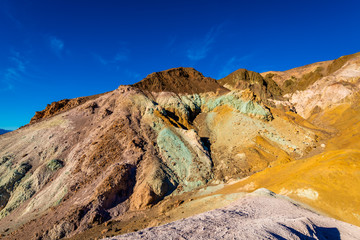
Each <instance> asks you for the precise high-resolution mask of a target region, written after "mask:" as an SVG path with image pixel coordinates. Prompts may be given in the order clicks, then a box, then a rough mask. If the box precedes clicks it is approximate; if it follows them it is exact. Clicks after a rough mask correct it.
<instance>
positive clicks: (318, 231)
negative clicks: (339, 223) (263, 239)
mask: <svg viewBox="0 0 360 240" xmlns="http://www.w3.org/2000/svg"><path fill="white" fill-rule="evenodd" d="M282 226H283V227H284V228H286V229H287V230H288V231H289V232H291V233H292V234H294V235H295V236H297V237H299V238H300V239H301V240H316V239H319V240H341V238H340V232H339V230H338V229H337V228H325V227H318V226H316V225H315V226H314V230H313V229H311V228H310V227H309V226H307V230H308V232H309V234H310V235H312V236H316V238H315V237H309V236H306V235H304V234H303V233H301V232H299V231H298V230H296V229H294V228H291V227H288V226H285V225H282ZM269 233H270V234H271V235H272V236H273V237H274V238H275V239H279V240H286V238H284V237H282V236H280V235H278V234H276V233H272V232H269Z"/></svg>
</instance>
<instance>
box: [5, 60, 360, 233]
mask: <svg viewBox="0 0 360 240" xmlns="http://www.w3.org/2000/svg"><path fill="white" fill-rule="evenodd" d="M359 169H360V54H353V55H349V56H343V57H340V58H339V59H336V60H333V61H326V62H320V63H314V64H310V65H307V66H304V67H299V68H295V69H291V70H288V71H284V72H276V71H271V72H266V73H261V74H260V73H256V72H252V71H248V70H245V69H239V70H237V71H235V72H233V73H231V74H230V75H229V76H227V77H225V78H223V79H220V80H215V79H212V78H210V77H204V76H203V75H202V74H201V73H199V72H198V71H196V70H195V69H193V68H182V67H181V68H174V69H169V70H166V71H162V72H157V73H152V74H150V75H148V76H147V77H146V78H145V79H143V80H141V81H140V82H138V83H136V84H134V85H131V86H120V87H119V88H118V89H116V90H114V91H111V92H107V93H103V94H99V95H94V96H89V97H79V98H75V99H65V100H61V101H59V102H54V103H51V104H49V105H48V106H47V107H46V108H45V109H44V110H42V111H39V112H36V114H35V116H34V117H33V118H32V119H31V121H30V123H29V124H28V125H26V126H24V127H21V128H20V129H18V130H16V131H13V132H9V133H6V134H3V135H1V136H0V234H1V238H2V239H62V238H67V239H101V238H106V237H110V239H139V238H144V239H157V238H158V239H221V238H227V239H244V238H247V239H360V228H359V226H360V211H359V209H360V170H359ZM164 224H165V225H164Z"/></svg>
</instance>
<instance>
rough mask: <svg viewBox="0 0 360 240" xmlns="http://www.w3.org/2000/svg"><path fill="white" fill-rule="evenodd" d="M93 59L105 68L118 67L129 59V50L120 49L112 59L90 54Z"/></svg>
mask: <svg viewBox="0 0 360 240" xmlns="http://www.w3.org/2000/svg"><path fill="white" fill-rule="evenodd" d="M92 56H93V58H94V59H95V60H96V61H98V62H100V63H101V64H102V65H104V66H106V65H114V66H116V65H118V64H119V63H121V62H125V61H127V60H128V59H129V57H128V56H129V50H128V49H126V48H123V49H121V50H120V51H118V52H117V53H116V54H115V55H113V57H110V58H104V57H103V56H101V55H99V54H97V53H92Z"/></svg>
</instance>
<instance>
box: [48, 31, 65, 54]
mask: <svg viewBox="0 0 360 240" xmlns="http://www.w3.org/2000/svg"><path fill="white" fill-rule="evenodd" d="M49 44H50V48H51V50H52V51H53V52H54V53H55V54H56V56H58V57H61V56H62V52H63V51H64V47H65V45H64V41H63V40H61V39H59V38H57V37H55V36H50V37H49Z"/></svg>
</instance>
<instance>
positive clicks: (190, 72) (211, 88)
mask: <svg viewBox="0 0 360 240" xmlns="http://www.w3.org/2000/svg"><path fill="white" fill-rule="evenodd" d="M132 86H134V87H137V88H139V89H141V90H143V91H149V92H173V93H187V94H194V93H204V92H217V91H220V92H224V91H226V89H224V88H223V87H222V86H221V85H219V84H218V83H217V82H216V80H215V79H213V78H209V77H204V76H203V75H202V74H201V73H200V72H198V71H196V70H195V69H194V68H184V67H180V68H172V69H169V70H166V71H162V72H155V73H152V74H150V75H148V76H147V77H146V78H144V79H143V80H141V81H140V82H138V83H135V84H133V85H132Z"/></svg>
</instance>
